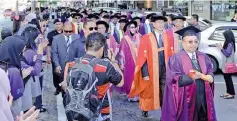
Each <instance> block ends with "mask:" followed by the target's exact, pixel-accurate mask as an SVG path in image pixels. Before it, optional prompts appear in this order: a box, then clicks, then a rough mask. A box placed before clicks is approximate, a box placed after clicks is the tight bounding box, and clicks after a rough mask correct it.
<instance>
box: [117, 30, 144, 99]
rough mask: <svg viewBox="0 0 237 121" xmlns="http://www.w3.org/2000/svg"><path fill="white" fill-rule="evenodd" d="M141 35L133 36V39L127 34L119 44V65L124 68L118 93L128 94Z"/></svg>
mask: <svg viewBox="0 0 237 121" xmlns="http://www.w3.org/2000/svg"><path fill="white" fill-rule="evenodd" d="M140 38H141V35H140V34H139V33H137V34H135V35H134V36H133V37H132V36H131V35H130V34H129V33H128V32H127V33H126V34H125V36H124V37H123V39H122V41H121V43H120V49H119V55H118V56H119V64H120V66H123V67H124V70H123V75H124V85H123V86H122V87H121V88H119V92H121V93H126V94H129V92H130V89H131V85H132V82H133V78H134V71H135V65H136V64H135V62H136V58H137V47H138V46H139V43H140Z"/></svg>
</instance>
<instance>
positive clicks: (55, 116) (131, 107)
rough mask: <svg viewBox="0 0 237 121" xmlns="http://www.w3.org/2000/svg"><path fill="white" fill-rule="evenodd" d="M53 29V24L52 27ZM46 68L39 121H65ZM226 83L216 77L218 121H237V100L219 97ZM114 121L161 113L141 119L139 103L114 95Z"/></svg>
mask: <svg viewBox="0 0 237 121" xmlns="http://www.w3.org/2000/svg"><path fill="white" fill-rule="evenodd" d="M2 27H12V22H11V21H10V19H5V18H2V17H0V29H1V28H2ZM50 27H51V29H52V28H53V26H52V24H51V25H50ZM47 67H48V68H45V76H44V89H43V104H44V105H45V107H46V108H47V109H48V111H47V112H45V113H41V114H40V116H39V119H38V121H65V120H66V117H65V113H64V109H63V106H62V98H61V95H58V96H54V95H53V93H54V91H55V89H54V87H53V82H52V74H51V66H50V65H49V66H47ZM233 81H234V83H235V89H237V77H236V76H234V77H233ZM225 90H226V88H225V83H224V78H223V76H222V74H216V75H215V98H214V99H215V108H216V116H217V119H218V121H237V98H235V99H231V100H225V99H222V98H220V97H219V95H221V94H223V93H225ZM112 100H113V121H159V119H160V114H161V111H160V110H157V111H152V112H150V113H149V114H150V117H149V118H147V119H144V118H142V117H141V111H140V109H139V108H138V103H130V102H128V101H127V100H126V97H125V96H123V95H119V94H117V93H116V92H114V93H113V99H112Z"/></svg>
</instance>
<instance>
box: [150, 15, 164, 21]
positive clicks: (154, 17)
mask: <svg viewBox="0 0 237 121" xmlns="http://www.w3.org/2000/svg"><path fill="white" fill-rule="evenodd" d="M157 20H164V21H167V18H166V17H165V16H159V15H153V16H151V22H155V21H157Z"/></svg>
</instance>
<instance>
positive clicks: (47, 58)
mask: <svg viewBox="0 0 237 121" xmlns="http://www.w3.org/2000/svg"><path fill="white" fill-rule="evenodd" d="M46 62H47V63H48V64H51V57H50V55H47V56H46Z"/></svg>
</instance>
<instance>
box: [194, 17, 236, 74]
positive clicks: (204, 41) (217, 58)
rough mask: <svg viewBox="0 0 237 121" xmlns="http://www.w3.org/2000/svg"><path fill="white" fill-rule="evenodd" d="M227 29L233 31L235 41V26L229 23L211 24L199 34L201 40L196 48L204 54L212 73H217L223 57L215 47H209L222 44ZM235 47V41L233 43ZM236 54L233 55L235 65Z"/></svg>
mask: <svg viewBox="0 0 237 121" xmlns="http://www.w3.org/2000/svg"><path fill="white" fill-rule="evenodd" d="M227 29H230V30H232V31H233V33H234V36H235V39H236V40H237V24H236V23H231V22H224V23H215V24H212V26H211V27H209V28H207V29H206V30H204V31H202V32H201V40H200V44H199V47H198V50H199V51H201V52H204V53H206V54H207V55H208V56H209V57H210V58H211V61H212V63H213V67H214V72H217V70H218V69H220V67H221V65H222V64H223V63H224V62H223V55H222V52H221V51H220V49H218V48H217V47H210V46H209V45H213V44H216V43H221V44H222V45H223V44H224V40H225V39H224V36H223V32H224V31H225V30H227ZM235 44H236V46H237V41H236V42H235ZM236 58H237V53H235V63H237V59H236Z"/></svg>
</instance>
